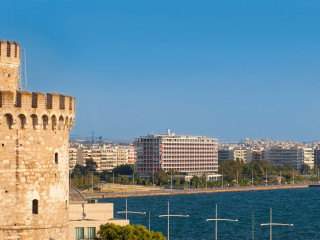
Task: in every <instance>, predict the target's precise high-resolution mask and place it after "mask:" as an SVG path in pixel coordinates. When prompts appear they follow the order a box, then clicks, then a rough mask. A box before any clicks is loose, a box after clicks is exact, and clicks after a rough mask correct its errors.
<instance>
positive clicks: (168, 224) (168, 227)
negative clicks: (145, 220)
mask: <svg viewBox="0 0 320 240" xmlns="http://www.w3.org/2000/svg"><path fill="white" fill-rule="evenodd" d="M159 217H167V218H168V223H167V231H168V236H167V237H168V238H167V240H170V217H189V215H173V214H170V205H169V201H168V214H167V215H160V216H159Z"/></svg>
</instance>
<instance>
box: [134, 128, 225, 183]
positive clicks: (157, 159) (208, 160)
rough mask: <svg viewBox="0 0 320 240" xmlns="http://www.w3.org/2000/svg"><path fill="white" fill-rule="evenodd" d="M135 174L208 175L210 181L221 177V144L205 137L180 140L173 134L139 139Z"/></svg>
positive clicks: (136, 143) (179, 137)
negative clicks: (219, 157)
mask: <svg viewBox="0 0 320 240" xmlns="http://www.w3.org/2000/svg"><path fill="white" fill-rule="evenodd" d="M134 144H135V147H136V151H137V162H136V168H135V171H137V172H138V174H139V175H144V176H146V175H151V174H152V173H153V172H156V171H157V170H159V169H163V170H164V171H166V172H171V171H175V172H180V173H185V174H188V175H198V176H199V175H203V174H206V175H207V178H208V179H210V178H211V179H212V178H215V177H217V176H220V175H217V173H218V140H217V139H212V138H206V137H204V136H179V135H175V134H174V133H170V131H168V134H157V135H148V136H144V137H140V138H136V139H135V141H134Z"/></svg>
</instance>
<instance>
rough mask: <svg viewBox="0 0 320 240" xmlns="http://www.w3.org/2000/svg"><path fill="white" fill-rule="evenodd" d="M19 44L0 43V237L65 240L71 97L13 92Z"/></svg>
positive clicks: (66, 231)
mask: <svg viewBox="0 0 320 240" xmlns="http://www.w3.org/2000/svg"><path fill="white" fill-rule="evenodd" d="M19 65H20V46H19V44H17V43H15V42H10V41H3V40H0V239H24V240H31V239H32V240H42V239H43V240H44V239H45V240H48V239H54V240H58V239H59V240H60V239H61V240H67V239H68V206H69V202H68V201H69V183H68V169H69V167H68V165H69V163H68V157H69V156H68V154H69V153H68V148H69V131H70V129H71V127H72V126H73V124H74V116H75V99H74V98H72V97H68V96H65V95H57V94H52V93H47V94H43V93H38V92H33V93H29V92H23V91H17V90H18V71H19Z"/></svg>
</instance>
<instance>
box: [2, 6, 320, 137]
mask: <svg viewBox="0 0 320 240" xmlns="http://www.w3.org/2000/svg"><path fill="white" fill-rule="evenodd" d="M319 11H320V2H319V1H318V0H308V1H305V0H304V1H303V0H301V1H297V0H243V1H239V0H219V1H218V0H209V1H205V0H203V1H201V0H194V1H188V0H184V1H182V0H181V1H175V0H170V1H165V0H161V1H160V0H158V1H152V0H146V1H139V0H126V1H125V0H114V1H98V0H97V1H89V0H87V1H83V0H77V1H70V0H67V1H46V0H38V1H33V0H28V1H22V0H21V1H15V0H10V1H4V2H2V3H1V14H0V27H1V31H0V32H1V36H0V38H2V39H6V40H15V41H18V42H19V43H20V44H21V45H22V47H23V48H26V49H27V58H28V64H27V66H28V81H29V83H28V87H27V88H26V90H28V91H41V92H55V93H63V94H67V95H71V96H75V97H76V98H77V116H76V125H75V127H74V128H73V130H72V132H71V134H72V135H73V136H77V137H85V136H91V132H92V131H94V132H95V135H96V136H103V137H104V138H106V139H118V140H130V139H133V138H134V137H138V136H141V135H146V134H148V133H152V132H153V133H158V132H165V131H166V129H167V128H170V129H172V130H173V131H175V132H176V133H178V134H192V135H206V136H209V137H217V138H219V140H221V141H223V142H226V141H239V140H240V139H241V138H245V137H249V138H273V139H280V140H286V139H292V140H297V141H309V140H320V128H319V127H318V126H319V123H320V106H319V103H320V90H319V89H320V88H319V87H320V81H319V76H320V67H319V64H320V54H319V53H320V45H319V42H320V28H319V24H320V14H319Z"/></svg>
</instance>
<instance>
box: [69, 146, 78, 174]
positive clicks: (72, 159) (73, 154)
mask: <svg viewBox="0 0 320 240" xmlns="http://www.w3.org/2000/svg"><path fill="white" fill-rule="evenodd" d="M77 157H78V149H77V148H69V171H72V170H73V169H74V167H75V166H76V164H77V159H78V158H77Z"/></svg>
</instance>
